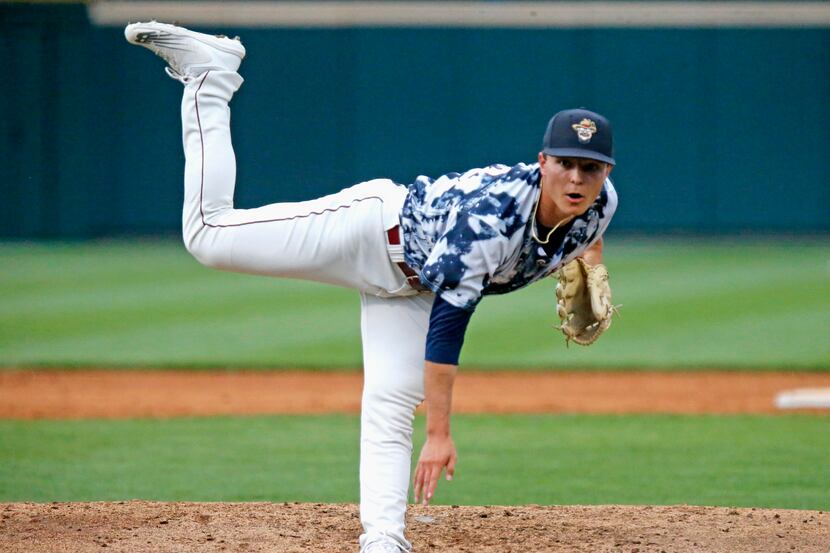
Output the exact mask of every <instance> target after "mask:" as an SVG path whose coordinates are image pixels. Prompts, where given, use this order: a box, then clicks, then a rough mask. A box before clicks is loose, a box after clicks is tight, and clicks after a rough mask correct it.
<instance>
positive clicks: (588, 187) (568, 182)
mask: <svg viewBox="0 0 830 553" xmlns="http://www.w3.org/2000/svg"><path fill="white" fill-rule="evenodd" d="M611 169H612V166H611V165H609V164H607V163H603V162H601V161H595V160H593V159H584V158H578V157H555V156H549V155H545V154H544V153H541V152H540V153H539V170H540V171H541V173H542V182H541V186H542V197H541V198H540V199H539V211H538V215H539V219H540V222H542V224H547V226H553V225H555V224H556V223H559V222H560V221H562V220H563V219H566V218H570V217H574V216H577V215H582V214H583V213H585V212H586V211H587V210H588V208H589V207H591V205H592V204H593V203H594V201H595V200H596V199H597V196H598V195H599V193H600V190H602V184H603V183H604V182H605V179H606V178H607V177H608V175H609V174H610V173H611ZM549 223H550V224H549Z"/></svg>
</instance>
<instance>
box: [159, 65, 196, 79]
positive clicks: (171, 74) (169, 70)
mask: <svg viewBox="0 0 830 553" xmlns="http://www.w3.org/2000/svg"><path fill="white" fill-rule="evenodd" d="M165 61H166V60H165ZM164 72H165V73H167V76H168V77H170V78H171V79H174V80H176V81H179V82H180V83H182V84H187V83H189V82H190V81H192V80H193V77H190V76H188V75H182V74H181V73H179V72H178V71H176V70H175V69H173V68H172V67H170V66H167V67H165V68H164Z"/></svg>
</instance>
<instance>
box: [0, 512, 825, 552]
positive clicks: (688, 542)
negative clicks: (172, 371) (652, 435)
mask: <svg viewBox="0 0 830 553" xmlns="http://www.w3.org/2000/svg"><path fill="white" fill-rule="evenodd" d="M408 524H409V538H410V539H411V540H412V542H413V545H414V546H415V551H416V552H426V551H435V552H439V551H440V552H462V551H465V552H476V553H478V552H507V551H515V552H522V553H525V552H529V551H532V552H549V551H563V552H565V551H566V552H569V553H570V552H574V551H584V552H591V553H595V552H599V551H614V552H625V553H633V552H638V553H640V552H641V553H645V552H661V551H665V552H671V553H679V552H699V551H729V552H731V553H741V552H753V553H755V552H757V551H781V552H789V551H798V552H801V553H803V552H816V553H819V552H822V553H826V551H827V547H828V545H827V544H828V543H830V515H828V514H827V513H824V512H821V511H793V510H765V509H730V508H722V507H689V506H677V507H630V506H592V507H539V506H534V505H529V506H522V507H447V506H433V507H428V508H423V507H412V508H410V511H409V515H408ZM359 533H360V522H359V520H358V510H357V507H356V506H355V505H332V504H320V503H318V504H298V503H288V504H284V503H153V502H146V501H127V502H117V503H46V504H42V503H41V504H35V503H5V504H0V551H4V552H26V553H29V552H31V551H66V552H76V551H96V552H102V551H124V552H131V553H139V552H153V553H156V552H158V551H165V552H167V551H171V552H172V551H200V552H201V551H211V552H213V551H234V552H236V551H243V552H254V551H262V552H265V551H267V552H306V551H311V552H314V553H318V552H326V553H329V552H339V551H343V552H350V553H355V552H356V551H357V536H358V534H359Z"/></svg>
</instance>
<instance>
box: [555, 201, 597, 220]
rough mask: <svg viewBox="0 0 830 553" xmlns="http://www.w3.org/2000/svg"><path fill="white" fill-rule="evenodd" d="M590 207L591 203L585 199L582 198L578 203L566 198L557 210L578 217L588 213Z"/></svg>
mask: <svg viewBox="0 0 830 553" xmlns="http://www.w3.org/2000/svg"><path fill="white" fill-rule="evenodd" d="M590 206H591V203H590V202H589V201H588V199H587V198H585V197H582V198H581V199H580V200H579V201H574V200H572V199H570V198H567V197H566V199H565V200H564V201H562V202H561V204H560V206H559V209H561V210H562V212H563V213H566V214H568V215H573V216H578V215H582V214H583V213H585V212H586V211H588V208H589V207H590Z"/></svg>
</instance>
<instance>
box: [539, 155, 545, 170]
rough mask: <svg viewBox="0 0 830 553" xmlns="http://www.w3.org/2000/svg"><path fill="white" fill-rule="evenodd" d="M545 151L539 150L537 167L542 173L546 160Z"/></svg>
mask: <svg viewBox="0 0 830 553" xmlns="http://www.w3.org/2000/svg"><path fill="white" fill-rule="evenodd" d="M546 158H547V156H546V155H545V152H539V168H540V169H541V170H542V172H543V173H544V167H545V161H547V159H546Z"/></svg>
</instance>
